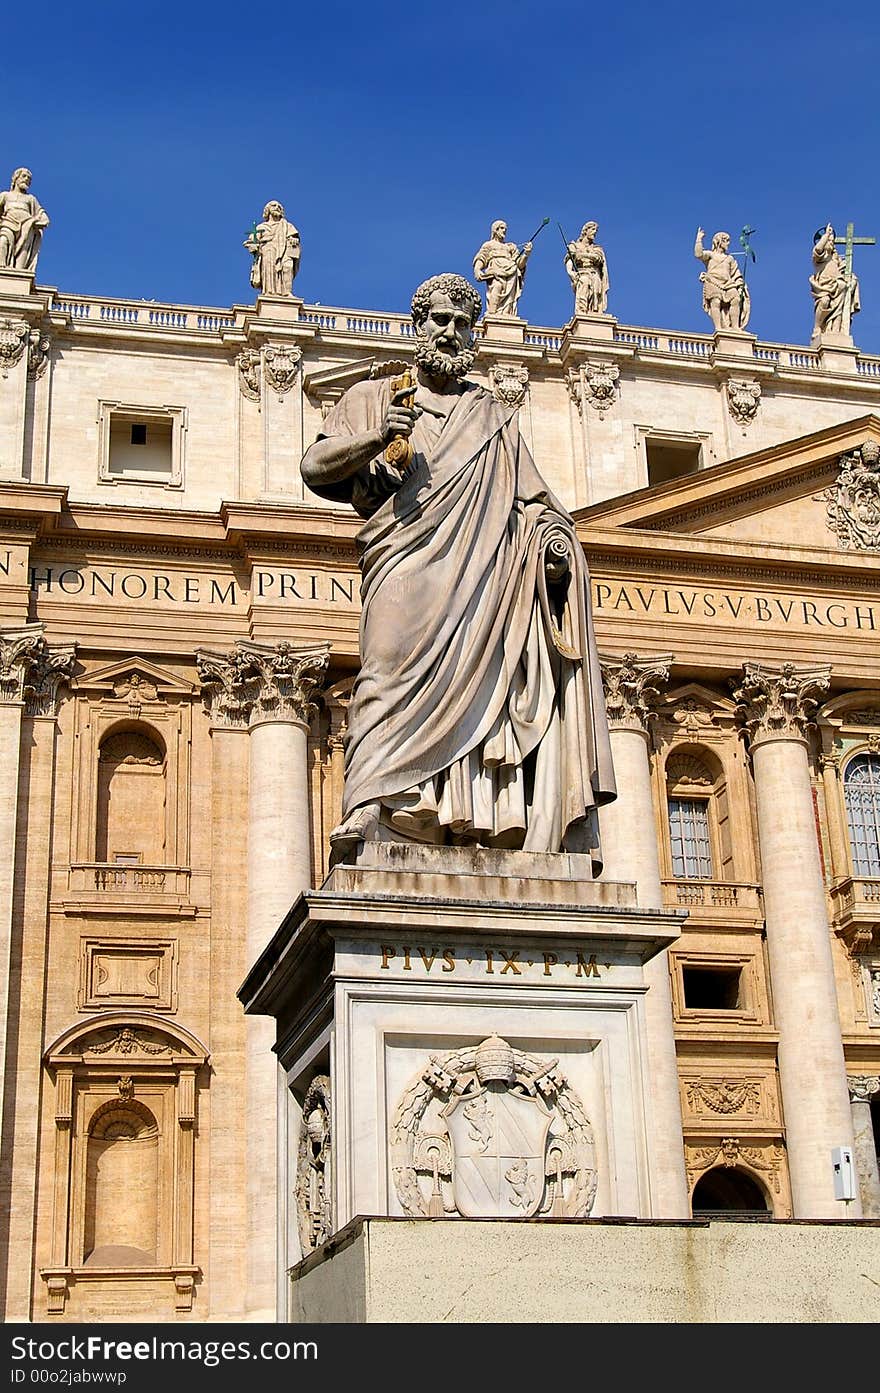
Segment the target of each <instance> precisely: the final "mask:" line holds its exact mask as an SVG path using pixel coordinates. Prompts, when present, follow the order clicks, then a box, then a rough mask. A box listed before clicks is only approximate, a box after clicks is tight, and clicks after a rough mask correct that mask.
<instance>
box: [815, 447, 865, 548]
mask: <svg viewBox="0 0 880 1393" xmlns="http://www.w3.org/2000/svg"><path fill="white" fill-rule="evenodd" d="M839 466H840V473H839V474H838V476H837V482H836V483H834V484H832V485H831V487H830V488H827V489H825V490H823V492H822V493H820V494H818V495H817V498H816V501H817V502H820V501H821V502H824V503H825V504H826V509H825V520H826V523H827V525H828V528H829V530H830V531H831V532H833V533H834V535H835V536H836V537H837V542H838V545H839V546H840V547H841V549H842V550H844V551H850V550H852V551H876V550H878V549H880V445H878V443H877V441H876V440H866V441H865V443H864V444H863V445H862V446H861V447H860V448H859V449H858V450H853V451H852V453H851V454H846V455H841V457H840V461H839Z"/></svg>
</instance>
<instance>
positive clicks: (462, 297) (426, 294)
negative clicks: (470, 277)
mask: <svg viewBox="0 0 880 1393" xmlns="http://www.w3.org/2000/svg"><path fill="white" fill-rule="evenodd" d="M437 291H439V292H440V294H441V295H448V296H449V298H450V300H452V301H453V303H454V304H456V305H464V306H466V307H467V308H468V309H469V310H470V312H471V327H473V326H474V324H476V322H477V320H478V319H479V317H480V315H481V314H482V313H483V301H482V300H481V299H480V296H479V293H478V292H477V291H476V290H475V289H474V287H473V286H472V285H471V283H470V281H466V280H465V278H464V276H457V275H454V274H453V272H451V271H445V272H444V273H443V274H442V275H440V276H431V277H430V279H429V280H426V281H422V283H421V285H420V286H419V288H418V290H417V291H416V293H415V295H413V297H412V317H413V323H414V324H415V325H416V327H418V326H419V325H420V324H424V322H425V320H426V319H427V317H428V310H429V309H430V308H431V296H432V295H434V294H435V293H436V292H437Z"/></svg>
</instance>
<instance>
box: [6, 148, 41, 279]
mask: <svg viewBox="0 0 880 1393" xmlns="http://www.w3.org/2000/svg"><path fill="white" fill-rule="evenodd" d="M31 178H32V175H31V172H30V170H29V169H16V170H14V171H13V175H12V178H11V179H10V181H9V188H8V189H6V190H4V191H3V192H2V193H0V266H10V267H12V268H13V269H14V270H16V271H33V270H35V269H36V265H37V257H38V255H39V252H40V242H41V241H42V237H43V231H44V229H45V228H47V227H48V226H49V219H48V217H47V216H46V214H45V213H44V211H43V209H42V208H41V207H40V205H39V203H38V202H37V200H36V199H35V198H34V196H33V194H32V193H28V190H29V188H30V186H31Z"/></svg>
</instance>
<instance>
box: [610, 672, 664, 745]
mask: <svg viewBox="0 0 880 1393" xmlns="http://www.w3.org/2000/svg"><path fill="white" fill-rule="evenodd" d="M672 661H673V656H672V654H671V653H662V654H659V655H658V656H656V657H651V658H640V657H639V656H638V654H637V653H624V655H623V657H622V658H617V657H610V656H607V655H602V654H600V655H599V664H600V666H601V669H602V685H603V687H604V689H605V710H606V712H607V715H608V724H609V726H610V727H611V728H612V729H614V728H617V729H623V730H637V731H641V732H643V733H647V730H648V725H649V722H650V721H652V720H653V719H654V718H655V716H656V714H657V713H656V711H655V710H654V706H655V703H656V702H657V700H658V699H659V696H660V688H661V687H664V686H665V685H666V683H667V682H668V681H669V667H670V664H671V663H672Z"/></svg>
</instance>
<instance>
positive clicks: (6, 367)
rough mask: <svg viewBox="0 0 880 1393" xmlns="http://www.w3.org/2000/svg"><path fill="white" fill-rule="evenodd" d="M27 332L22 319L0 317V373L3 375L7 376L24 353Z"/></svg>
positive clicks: (28, 331)
mask: <svg viewBox="0 0 880 1393" xmlns="http://www.w3.org/2000/svg"><path fill="white" fill-rule="evenodd" d="M29 333H30V330H29V329H28V326H27V324H25V322H24V320H21V319H0V374H2V376H3V377H8V376H9V373H10V370H11V369H12V368H14V367H15V365H16V363H17V362H18V361H19V359H20V358H21V355H22V354H23V353H24V350H25V347H26V346H27V342H28V336H29Z"/></svg>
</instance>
